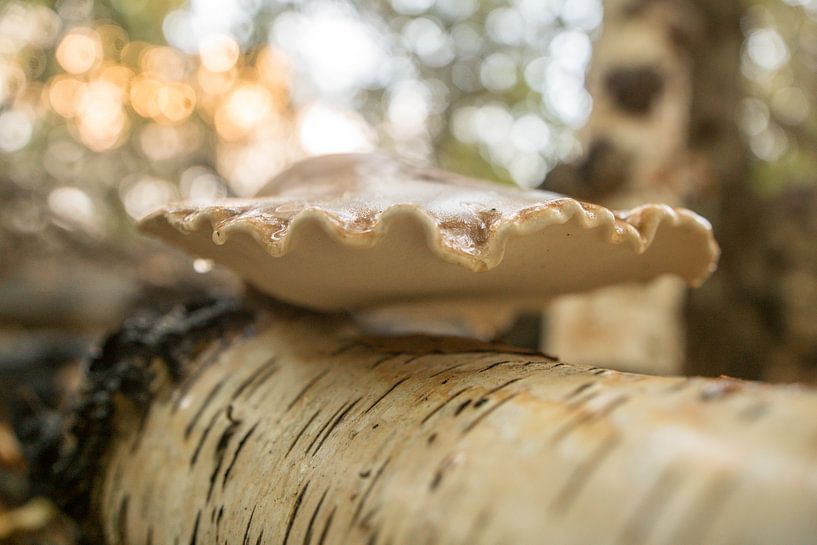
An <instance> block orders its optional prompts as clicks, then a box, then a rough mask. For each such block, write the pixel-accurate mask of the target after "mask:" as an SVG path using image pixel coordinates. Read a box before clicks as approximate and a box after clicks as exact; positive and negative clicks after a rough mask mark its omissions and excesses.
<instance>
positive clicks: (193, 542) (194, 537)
mask: <svg viewBox="0 0 817 545" xmlns="http://www.w3.org/2000/svg"><path fill="white" fill-rule="evenodd" d="M200 519H201V509H199V510H198V511H196V522H194V523H193V533H192V534H190V545H196V543H198V540H199V520H200Z"/></svg>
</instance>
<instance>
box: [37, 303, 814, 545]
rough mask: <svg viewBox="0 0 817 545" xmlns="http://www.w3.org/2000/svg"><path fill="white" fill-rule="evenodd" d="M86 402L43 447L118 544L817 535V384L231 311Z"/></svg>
mask: <svg viewBox="0 0 817 545" xmlns="http://www.w3.org/2000/svg"><path fill="white" fill-rule="evenodd" d="M88 384H89V386H88V387H87V388H86V391H85V392H84V396H83V402H82V403H81V404H80V405H79V409H78V411H77V412H76V413H75V416H74V418H73V419H72V420H70V421H69V423H68V426H69V427H68V428H67V429H68V434H67V437H66V438H65V439H67V441H64V442H63V443H62V446H61V447H60V448H55V447H54V446H53V445H52V446H51V447H46V446H45V445H43V444H41V445H40V446H41V448H40V449H39V451H37V452H39V458H38V459H39V462H40V466H39V467H40V469H41V471H42V468H44V467H45V468H47V469H48V471H50V476H49V477H47V479H46V480H49V481H50V482H51V484H52V485H53V486H52V488H51V495H52V496H56V497H58V498H60V497H61V499H62V500H63V502H62V505H63V506H65V507H68V508H73V509H72V510H73V512H74V513H75V514H77V515H80V516H82V517H83V518H84V519H85V522H86V527H87V528H91V529H96V530H98V531H99V533H100V534H101V535H102V537H103V538H104V541H105V542H106V543H109V544H150V543H154V544H173V543H180V544H204V543H219V544H220V543H229V544H261V543H275V544H281V543H283V544H284V545H292V544H296V543H297V544H322V545H330V544H357V543H360V544H366V543H380V544H385V543H390V544H423V543H437V544H481V543H485V544H496V543H503V544H518V545H522V544H537V543H558V544H570V543H576V544H587V543H593V544H605V543H610V544H614V543H622V544H628V545H635V544H639V543H683V544H693V543H706V544H708V545H716V544H721V543H722V544H734V543H741V544H752V543H758V544H759V543H786V544H798V543H803V544H805V543H813V542H814V541H815V538H817V516H815V514H817V419H815V415H817V395H815V393H814V392H813V391H809V390H805V389H801V388H796V387H772V386H766V385H760V384H753V383H746V382H741V381H736V380H731V379H719V380H705V379H685V378H653V377H646V376H639V375H633V374H625V373H618V372H615V371H608V370H604V369H598V368H593V367H585V366H577V365H570V364H567V363H562V362H559V361H557V360H555V359H553V358H550V357H547V356H544V355H541V354H528V353H524V351H514V350H513V349H512V348H509V347H505V346H498V345H488V344H481V343H477V342H472V341H464V340H458V339H444V338H429V337H412V338H399V339H369V338H365V337H360V336H358V335H357V334H356V333H355V331H354V330H353V329H352V328H351V327H350V326H349V325H348V324H347V322H346V321H345V320H344V319H342V318H338V317H326V316H319V315H315V314H310V313H306V312H303V311H296V310H293V309H290V308H288V307H280V306H276V305H270V306H269V307H268V308H266V309H262V310H257V311H254V314H253V315H250V314H248V313H246V312H244V311H242V310H241V309H240V308H238V307H236V306H234V305H224V304H219V305H215V306H213V305H199V306H196V307H189V308H187V309H178V310H177V311H175V313H172V314H171V315H169V316H165V317H164V318H160V317H151V318H143V319H141V320H137V321H136V322H135V323H131V324H130V325H129V326H126V328H125V329H124V330H123V332H121V333H119V334H118V335H116V336H114V337H113V338H112V340H111V341H109V342H108V343H107V344H106V346H105V348H104V349H103V350H102V352H101V353H100V354H99V355H98V356H97V357H96V358H95V359H94V361H93V362H92V364H91V366H90V370H89V382H88ZM72 445H73V446H72ZM49 453H50V455H51V456H52V458H49ZM35 454H36V452H35ZM53 456H56V458H54V457H53Z"/></svg>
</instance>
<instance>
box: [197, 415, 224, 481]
mask: <svg viewBox="0 0 817 545" xmlns="http://www.w3.org/2000/svg"><path fill="white" fill-rule="evenodd" d="M219 415H221V409H219V410H217V411H216V412H214V413H213V416H211V417H210V421H209V422H208V423H207V425H206V426H205V427H204V431H202V432H201V437H199V441H198V443H196V448H195V449H194V450H193V455H192V456H191V457H190V467H191V468H192V467H193V466H194V465H195V464H196V460H198V459H199V454H201V449H202V447H204V442H205V441H207V437H208V436H209V435H210V430H212V429H213V426H214V425H215V423H216V420H217V419H218V417H219Z"/></svg>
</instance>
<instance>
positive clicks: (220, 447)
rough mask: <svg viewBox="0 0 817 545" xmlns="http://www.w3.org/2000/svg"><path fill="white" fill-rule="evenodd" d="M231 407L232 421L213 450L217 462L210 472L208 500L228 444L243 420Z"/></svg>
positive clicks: (228, 411) (230, 415) (229, 410)
mask: <svg viewBox="0 0 817 545" xmlns="http://www.w3.org/2000/svg"><path fill="white" fill-rule="evenodd" d="M231 408H232V407H230V406H228V407H227V419H228V420H229V421H230V423H229V424H228V425H227V427H226V428H225V429H224V431H223V432H222V433H221V436H220V437H219V439H218V443H216V449H215V451H214V452H213V460H214V461H215V464H214V466H213V472H212V473H211V474H210V486H209V487H208V488H207V501H208V502H209V501H210V498H211V497H212V496H213V489H214V488H215V485H216V479H217V478H218V473H219V471H221V466H222V465H223V464H224V455H225V454H226V453H227V445H229V444H230V439H232V437H233V435H234V434H235V432H236V430H237V429H238V426H239V425H241V421H239V420H234V419H233V416H232V410H231Z"/></svg>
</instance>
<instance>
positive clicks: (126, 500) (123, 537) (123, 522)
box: [116, 494, 130, 544]
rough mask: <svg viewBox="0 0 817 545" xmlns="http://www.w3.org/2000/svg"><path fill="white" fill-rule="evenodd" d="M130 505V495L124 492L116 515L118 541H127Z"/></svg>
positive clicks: (124, 542)
mask: <svg viewBox="0 0 817 545" xmlns="http://www.w3.org/2000/svg"><path fill="white" fill-rule="evenodd" d="M129 505H130V496H128V495H127V494H125V496H124V497H123V498H122V500H121V501H120V502H119V512H118V513H117V517H116V527H117V529H118V531H119V532H118V533H119V543H123V544H126V543H128V507H129Z"/></svg>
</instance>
